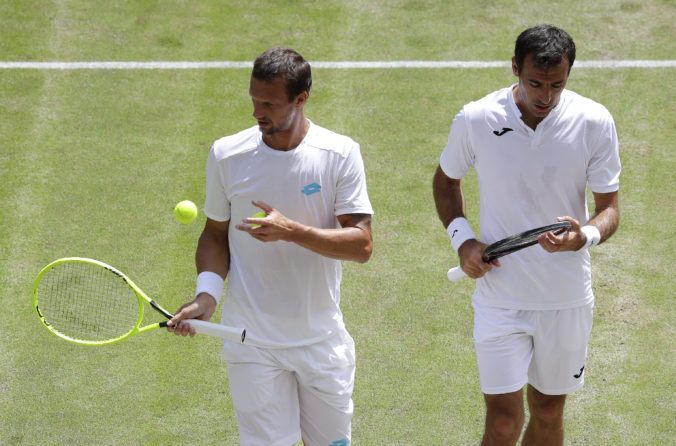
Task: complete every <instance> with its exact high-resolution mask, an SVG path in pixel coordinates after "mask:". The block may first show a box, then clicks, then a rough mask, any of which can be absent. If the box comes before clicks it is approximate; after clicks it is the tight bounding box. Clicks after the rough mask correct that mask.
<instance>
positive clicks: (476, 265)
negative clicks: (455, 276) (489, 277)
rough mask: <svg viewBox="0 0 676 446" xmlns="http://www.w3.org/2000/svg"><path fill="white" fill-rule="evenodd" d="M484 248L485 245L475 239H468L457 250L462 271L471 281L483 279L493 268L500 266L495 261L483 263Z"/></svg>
mask: <svg viewBox="0 0 676 446" xmlns="http://www.w3.org/2000/svg"><path fill="white" fill-rule="evenodd" d="M486 246H487V245H486V244H485V243H481V242H480V241H478V240H476V239H470V240H467V241H466V242H465V243H463V244H462V246H460V248H459V249H458V256H459V257H460V265H461V266H462V270H463V271H464V272H465V274H467V276H469V277H471V278H472V279H478V278H480V277H483V275H484V274H486V273H487V272H488V271H490V270H491V269H493V267H494V266H500V261H499V260H497V259H496V260H493V261H492V262H490V263H486V262H484V260H483V252H484V249H485V248H486Z"/></svg>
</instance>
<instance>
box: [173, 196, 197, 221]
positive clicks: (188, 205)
mask: <svg viewBox="0 0 676 446" xmlns="http://www.w3.org/2000/svg"><path fill="white" fill-rule="evenodd" d="M174 215H175V216H176V220H178V221H180V222H181V223H183V224H188V223H190V222H192V221H193V220H194V219H195V218H196V217H197V206H195V203H193V202H192V201H190V200H183V201H181V202H180V203H178V204H177V205H176V207H175V208H174Z"/></svg>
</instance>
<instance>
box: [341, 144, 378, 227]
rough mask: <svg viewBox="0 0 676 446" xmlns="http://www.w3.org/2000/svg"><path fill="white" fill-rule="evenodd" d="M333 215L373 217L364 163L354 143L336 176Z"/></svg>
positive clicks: (357, 145) (358, 148) (357, 146)
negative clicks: (365, 215) (364, 215)
mask: <svg viewBox="0 0 676 446" xmlns="http://www.w3.org/2000/svg"><path fill="white" fill-rule="evenodd" d="M335 214H336V215H345V214H371V215H373V208H372V207H371V202H370V201H369V196H368V192H367V189H366V174H365V172H364V161H363V160H362V157H361V150H360V147H359V144H357V143H356V142H355V143H354V146H353V147H351V148H350V150H348V152H347V156H346V157H345V160H344V162H343V163H342V166H341V169H340V172H339V175H338V179H337V187H336V202H335Z"/></svg>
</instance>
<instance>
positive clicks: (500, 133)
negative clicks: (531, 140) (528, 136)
mask: <svg viewBox="0 0 676 446" xmlns="http://www.w3.org/2000/svg"><path fill="white" fill-rule="evenodd" d="M513 131H514V129H510V128H509V127H503V128H502V130H493V134H494V135H496V136H502V135H504V134H505V133H507V132H513Z"/></svg>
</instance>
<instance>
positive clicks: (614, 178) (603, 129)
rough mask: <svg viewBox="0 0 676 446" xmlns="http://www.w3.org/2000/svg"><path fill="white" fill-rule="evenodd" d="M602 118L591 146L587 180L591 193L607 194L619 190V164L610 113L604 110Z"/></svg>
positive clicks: (615, 137) (617, 148)
mask: <svg viewBox="0 0 676 446" xmlns="http://www.w3.org/2000/svg"><path fill="white" fill-rule="evenodd" d="M604 111H605V113H604V118H605V119H603V120H601V122H600V124H599V134H598V137H597V139H596V142H595V143H594V144H593V145H592V146H591V153H590V159H589V164H588V166H587V179H588V181H589V187H590V189H591V190H592V192H597V193H609V192H615V191H616V190H618V189H619V184H620V172H621V171H622V165H621V162H620V152H619V143H618V138H617V130H616V129H615V122H614V121H613V118H612V116H611V115H610V112H608V111H607V110H605V109H604Z"/></svg>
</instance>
